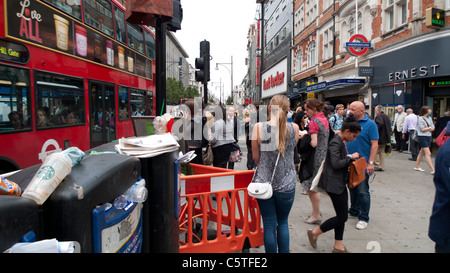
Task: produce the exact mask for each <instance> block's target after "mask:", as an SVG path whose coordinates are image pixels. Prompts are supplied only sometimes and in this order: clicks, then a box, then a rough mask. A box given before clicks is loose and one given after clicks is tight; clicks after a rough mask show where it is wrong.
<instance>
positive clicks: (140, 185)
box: [123, 179, 148, 203]
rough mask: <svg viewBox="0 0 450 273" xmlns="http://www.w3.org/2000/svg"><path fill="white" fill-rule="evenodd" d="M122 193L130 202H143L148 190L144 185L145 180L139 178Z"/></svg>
mask: <svg viewBox="0 0 450 273" xmlns="http://www.w3.org/2000/svg"><path fill="white" fill-rule="evenodd" d="M123 195H124V196H125V198H126V199H127V200H128V201H130V202H135V203H143V202H145V200H147V196H148V190H147V188H146V187H145V180H144V179H141V180H139V181H138V182H136V183H134V185H133V186H131V187H130V188H129V189H128V190H126V191H125V192H124V193H123Z"/></svg>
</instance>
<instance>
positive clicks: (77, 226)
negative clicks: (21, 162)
mask: <svg viewBox="0 0 450 273" xmlns="http://www.w3.org/2000/svg"><path fill="white" fill-rule="evenodd" d="M86 154H87V155H86V156H85V157H84V159H83V160H82V161H81V162H80V163H79V164H78V165H76V166H75V167H73V169H72V172H71V173H70V174H69V175H68V176H67V177H66V178H65V179H64V180H63V181H62V182H61V184H60V185H59V186H58V187H57V188H56V190H55V191H54V192H53V193H52V194H51V196H50V197H49V198H48V199H47V200H46V201H45V203H43V205H41V206H39V218H40V222H41V223H40V226H41V233H42V236H43V238H56V239H57V240H60V241H76V242H78V243H79V244H80V251H81V252H82V253H91V252H119V251H135V252H140V248H141V244H142V204H139V203H130V204H129V205H128V206H127V207H126V209H125V208H124V209H116V208H115V207H114V205H113V204H114V200H115V199H116V198H117V197H119V196H121V195H122V194H123V193H124V192H125V191H126V190H127V189H128V188H130V187H131V186H133V185H134V183H135V182H137V181H138V180H139V179H138V178H139V177H140V173H141V164H140V161H139V159H137V158H134V157H130V156H125V155H119V154H109V153H106V154H96V155H89V153H86ZM38 169H39V165H36V166H32V167H29V168H27V169H24V170H22V171H20V172H17V173H16V174H13V175H12V176H11V177H10V179H11V180H12V181H14V182H16V183H17V184H19V185H20V187H21V188H23V189H24V188H26V186H27V184H28V183H29V181H31V179H32V178H33V176H34V175H35V174H36V172H37V170H38ZM22 199H25V198H23V197H22ZM26 201H31V202H33V201H32V200H26ZM111 227H113V228H111ZM122 245H126V247H125V248H122V247H119V246H122Z"/></svg>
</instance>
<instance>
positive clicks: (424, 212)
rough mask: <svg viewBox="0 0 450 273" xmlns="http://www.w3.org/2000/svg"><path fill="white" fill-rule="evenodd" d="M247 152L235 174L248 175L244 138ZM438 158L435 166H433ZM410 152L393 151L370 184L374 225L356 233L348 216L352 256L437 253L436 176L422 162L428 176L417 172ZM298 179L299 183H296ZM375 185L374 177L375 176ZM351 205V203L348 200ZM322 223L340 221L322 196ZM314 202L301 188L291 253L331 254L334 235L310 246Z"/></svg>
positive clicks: (291, 220) (292, 222) (260, 250)
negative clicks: (431, 229)
mask: <svg viewBox="0 0 450 273" xmlns="http://www.w3.org/2000/svg"><path fill="white" fill-rule="evenodd" d="M238 144H239V146H240V147H241V150H242V153H243V159H242V161H241V162H238V163H235V170H247V168H246V162H247V147H246V146H245V139H244V136H243V135H241V136H240V138H239V143H238ZM434 156H435V154H433V155H432V161H433V164H434ZM410 157H411V155H410V154H408V153H399V152H396V151H393V152H392V155H391V156H386V157H385V165H386V166H385V170H384V171H378V172H375V174H376V177H375V179H374V180H373V182H371V183H370V194H371V209H370V213H369V217H370V222H369V225H368V226H367V228H366V229H364V230H358V229H356V227H355V226H356V223H357V222H358V219H357V218H354V217H349V218H348V220H347V222H346V225H345V232H344V240H343V241H344V246H345V247H346V248H347V249H348V250H349V251H351V252H353V253H370V252H378V253H434V246H435V243H434V242H433V241H431V239H430V238H429V237H428V226H429V221H430V215H431V211H432V207H433V202H434V195H435V187H434V184H433V175H431V174H430V169H429V167H428V165H427V164H426V162H425V158H423V159H422V162H421V164H420V166H421V167H422V168H423V169H424V170H425V172H418V171H414V169H413V168H414V166H415V162H414V161H410V160H408V158H410ZM297 180H298V179H297ZM371 180H372V177H371ZM349 205H350V201H349ZM320 210H321V212H322V217H323V221H325V220H326V219H328V218H331V217H333V216H335V212H334V208H333V205H332V203H331V200H330V198H329V197H328V195H326V194H325V193H323V194H321V201H320ZM311 211H312V209H311V202H310V200H309V198H308V196H307V195H303V194H301V192H300V184H299V183H297V186H296V193H295V201H294V204H293V207H292V210H291V212H290V215H289V232H290V250H291V253H331V252H332V250H333V247H334V231H333V230H331V231H329V232H327V233H324V234H322V235H320V237H319V239H318V241H317V249H314V248H312V247H311V245H310V243H309V240H308V237H307V234H306V231H307V230H308V229H309V228H314V227H316V226H317V225H310V224H307V223H304V221H305V220H306V219H307V216H308V215H309V214H310V213H311ZM250 253H265V250H264V246H260V247H257V248H251V249H250Z"/></svg>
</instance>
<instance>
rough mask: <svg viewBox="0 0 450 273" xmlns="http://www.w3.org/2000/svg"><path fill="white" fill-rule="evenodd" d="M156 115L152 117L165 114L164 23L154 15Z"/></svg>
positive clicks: (159, 17)
mask: <svg viewBox="0 0 450 273" xmlns="http://www.w3.org/2000/svg"><path fill="white" fill-rule="evenodd" d="M155 32H156V33H155V34H156V74H155V75H156V76H155V77H156V79H155V88H156V91H155V96H156V113H155V114H154V116H159V115H163V114H164V113H165V112H166V107H165V104H166V103H167V102H166V23H162V22H161V16H160V15H156V27H155Z"/></svg>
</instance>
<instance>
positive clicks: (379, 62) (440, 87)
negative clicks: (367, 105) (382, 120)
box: [370, 31, 450, 121]
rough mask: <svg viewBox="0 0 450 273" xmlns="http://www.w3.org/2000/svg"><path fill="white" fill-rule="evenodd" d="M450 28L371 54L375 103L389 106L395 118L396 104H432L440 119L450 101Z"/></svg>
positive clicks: (389, 113)
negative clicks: (449, 29)
mask: <svg viewBox="0 0 450 273" xmlns="http://www.w3.org/2000/svg"><path fill="white" fill-rule="evenodd" d="M449 44H450V31H446V32H436V33H430V34H424V35H421V36H419V37H415V38H412V39H409V40H406V41H403V42H401V43H399V44H396V45H393V46H390V47H388V48H386V49H382V50H380V51H377V52H374V53H373V54H372V56H370V65H371V66H372V67H373V68H374V76H373V78H372V81H371V88H372V106H376V105H378V104H381V105H383V106H385V108H387V111H385V112H386V114H388V115H389V116H390V117H391V119H393V115H394V114H395V107H396V106H397V105H402V106H404V107H405V108H406V109H407V108H412V109H413V110H414V113H416V114H418V113H419V110H420V108H421V107H422V106H424V105H428V106H430V107H431V108H432V111H433V112H432V117H433V120H434V121H436V120H437V119H438V118H439V117H442V116H443V115H444V112H445V111H446V108H447V107H449V105H450V51H449V50H448V45H449Z"/></svg>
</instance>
